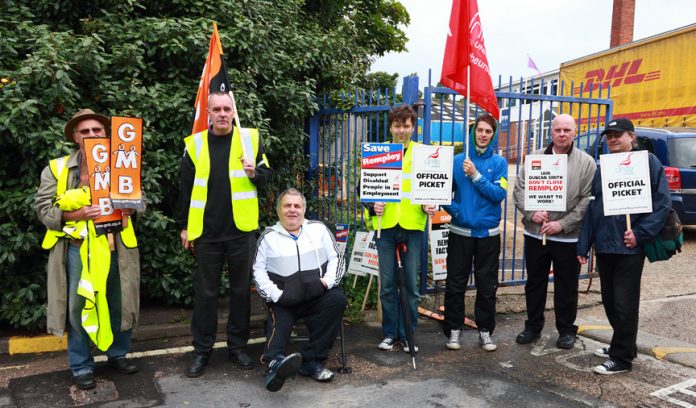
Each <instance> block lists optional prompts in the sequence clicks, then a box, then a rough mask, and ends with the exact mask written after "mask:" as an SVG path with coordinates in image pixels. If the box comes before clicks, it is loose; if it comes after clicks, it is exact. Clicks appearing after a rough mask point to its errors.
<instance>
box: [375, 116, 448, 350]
mask: <svg viewBox="0 0 696 408" xmlns="http://www.w3.org/2000/svg"><path fill="white" fill-rule="evenodd" d="M417 118H418V117H417V115H416V112H415V111H414V110H413V108H411V107H410V106H408V105H400V106H396V107H394V108H392V109H391V111H389V117H388V124H389V132H390V133H391V135H392V143H401V144H403V145H404V155H403V158H404V159H403V160H404V161H403V163H404V164H403V184H402V188H401V202H398V203H386V204H385V203H374V204H372V203H370V204H367V210H366V213H368V214H369V218H367V220H366V223H367V224H368V226H369V227H372V228H374V229H375V230H376V229H377V228H378V226H379V222H378V217H379V216H381V217H382V222H381V229H382V231H381V237H380V238H377V239H376V243H377V253H378V255H379V279H380V284H381V287H380V291H379V298H380V300H381V302H382V335H383V336H384V339H383V340H382V341H381V342H380V343H379V345H378V346H377V347H378V348H379V349H380V350H391V349H392V348H394V346H395V345H399V344H400V345H401V346H402V347H403V349H404V351H406V352H409V347H414V350H415V351H418V347H417V346H416V345H415V344H412V345H409V344H408V341H407V339H406V337H407V336H406V327H405V325H404V322H403V318H402V315H404V314H405V315H406V316H408V317H409V318H410V319H411V326H412V327H413V331H414V332H415V330H416V322H417V321H418V296H419V290H418V269H419V265H420V256H421V246H422V243H423V236H424V235H425V234H424V230H425V225H426V218H427V217H426V215H427V214H429V215H433V214H434V213H435V208H436V207H435V206H434V205H422V206H421V205H419V204H411V165H412V163H413V150H412V149H411V147H412V146H414V145H415V144H416V142H411V135H412V134H413V130H414V128H415V125H416V120H417ZM401 243H403V244H406V247H407V249H408V250H407V251H406V253H405V254H404V255H403V258H402V259H403V267H404V272H405V278H406V282H405V284H406V294H407V298H408V304H409V310H401V303H400V302H399V293H398V292H397V265H396V256H395V255H396V246H397V245H398V244H401Z"/></svg>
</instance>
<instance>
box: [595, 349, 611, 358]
mask: <svg viewBox="0 0 696 408" xmlns="http://www.w3.org/2000/svg"><path fill="white" fill-rule="evenodd" d="M594 355H595V356H597V357H603V358H609V347H602V348H598V349H597V350H595V352H594Z"/></svg>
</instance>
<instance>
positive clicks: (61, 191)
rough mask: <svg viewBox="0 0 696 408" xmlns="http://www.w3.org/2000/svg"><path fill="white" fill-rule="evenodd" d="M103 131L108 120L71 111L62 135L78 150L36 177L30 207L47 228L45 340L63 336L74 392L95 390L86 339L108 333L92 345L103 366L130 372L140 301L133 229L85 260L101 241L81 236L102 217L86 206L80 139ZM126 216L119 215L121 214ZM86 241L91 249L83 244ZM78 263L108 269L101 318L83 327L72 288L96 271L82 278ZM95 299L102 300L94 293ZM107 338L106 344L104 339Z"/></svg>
mask: <svg viewBox="0 0 696 408" xmlns="http://www.w3.org/2000/svg"><path fill="white" fill-rule="evenodd" d="M109 125H110V121H109V118H107V117H106V116H102V115H99V114H97V113H94V112H93V111H92V110H90V109H83V110H81V111H79V112H77V113H76V114H75V115H74V116H73V117H72V119H70V121H68V123H67V124H66V125H65V129H64V134H65V137H66V138H67V140H68V142H72V143H76V144H77V145H78V146H79V149H78V150H76V151H73V152H72V153H71V154H70V155H69V156H64V157H61V158H58V159H54V160H51V162H50V163H49V165H48V166H46V168H44V170H43V172H42V173H41V185H40V187H39V189H38V191H37V193H36V197H35V200H34V205H35V207H36V212H37V214H38V217H39V220H40V221H41V222H42V223H43V224H44V225H45V226H46V228H47V229H48V231H47V232H46V237H45V238H44V241H43V244H42V246H43V248H44V249H50V254H49V257H48V267H47V270H48V279H47V282H48V283H47V285H48V321H47V328H48V332H49V333H52V334H55V335H56V336H62V335H63V333H64V332H66V331H67V333H68V366H69V368H70V371H71V372H72V375H73V380H74V382H75V385H77V387H78V388H80V389H89V388H92V387H94V386H95V385H96V383H95V381H94V359H93V357H92V353H91V351H90V346H89V342H90V338H92V339H93V340H95V339H97V338H99V339H103V338H104V336H101V335H98V334H104V331H107V333H106V334H107V335H108V330H109V329H110V330H111V332H112V335H113V342H110V344H109V342H108V341H106V343H107V344H101V342H98V344H97V346H98V347H99V348H100V349H102V350H103V349H104V348H106V347H108V348H107V349H106V355H107V356H108V357H109V364H110V365H111V366H112V367H113V368H115V369H116V370H117V371H118V372H120V373H123V374H131V373H134V372H136V371H137V367H136V366H135V364H133V363H132V362H131V361H129V360H127V359H126V358H125V357H126V353H128V350H129V349H130V343H131V334H132V329H133V326H134V325H135V324H136V323H137V321H138V311H139V302H140V261H139V254H138V248H137V241H136V239H135V234H134V232H133V226H132V222H128V225H127V226H126V227H124V229H123V231H121V232H115V233H113V242H114V247H113V250H112V251H111V252H110V254H109V249H110V248H109V247H110V245H109V243H108V242H106V245H105V248H103V246H104V245H102V248H101V249H104V250H105V251H106V252H104V251H99V253H100V254H101V255H96V254H94V253H91V251H92V249H93V248H94V246H95V244H96V245H98V244H102V243H103V242H104V241H106V239H105V238H104V236H100V237H96V236H93V235H89V234H88V231H94V227H93V226H91V225H89V224H90V223H91V222H92V220H95V219H96V218H98V217H99V216H100V215H101V209H100V207H99V206H98V205H96V204H94V203H92V204H90V201H91V197H90V194H89V172H88V170H87V162H86V160H85V151H84V143H83V140H84V139H85V138H89V137H106V136H107V131H108V129H109ZM85 186H86V187H85ZM132 212H133V210H128V209H126V210H123V213H124V214H125V215H130V214H132ZM88 236H89V239H91V241H90V242H89V244H91V245H88V241H87V238H88ZM97 241H98V242H97ZM88 248H89V249H88ZM104 254H106V255H105V256H104ZM90 256H91V257H90ZM88 257H89V258H88ZM83 259H90V264H89V265H90V266H92V267H94V266H95V265H96V264H99V263H100V262H101V263H103V264H104V265H103V266H104V268H102V269H101V270H102V271H104V272H105V271H106V270H108V277H107V278H106V300H107V304H108V313H101V314H100V317H104V316H108V317H107V319H106V320H104V319H99V321H98V322H92V323H90V324H89V325H87V324H86V323H85V322H86V321H85V319H86V318H87V317H88V316H87V315H86V314H85V313H84V310H83V309H87V308H85V299H86V298H85V297H83V296H81V295H80V294H78V292H79V290H78V287H79V288H82V289H84V288H85V287H91V285H90V284H91V282H90V281H89V279H87V278H88V277H89V276H90V272H96V271H90V266H88V267H87V268H85V271H83V265H84V264H85V262H83ZM92 269H96V268H92ZM66 271H67V273H66ZM85 272H87V273H85ZM96 290H97V288H94V291H96ZM94 294H96V295H97V296H101V294H97V293H96V292H94ZM92 300H93V299H92ZM102 304H103V303H102ZM92 315H93V316H94V314H92ZM107 322H108V323H109V324H106V323H107ZM99 323H102V325H100V324H99ZM104 325H106V326H107V327H103V326H104ZM109 326H110V327H109ZM95 332H98V333H95ZM95 334H97V335H96V336H95ZM107 337H109V340H110V336H107ZM95 341H96V340H95Z"/></svg>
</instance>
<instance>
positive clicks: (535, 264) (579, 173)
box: [513, 114, 597, 349]
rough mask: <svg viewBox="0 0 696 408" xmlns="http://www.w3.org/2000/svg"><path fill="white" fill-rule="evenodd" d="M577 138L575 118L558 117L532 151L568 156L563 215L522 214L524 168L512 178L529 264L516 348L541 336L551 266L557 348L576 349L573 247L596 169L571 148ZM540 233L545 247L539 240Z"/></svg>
mask: <svg viewBox="0 0 696 408" xmlns="http://www.w3.org/2000/svg"><path fill="white" fill-rule="evenodd" d="M575 135H576V124H575V119H573V117H572V116H570V115H568V114H561V115H558V116H557V117H556V118H555V119H554V120H553V122H552V123H551V144H549V145H548V146H547V147H546V148H543V149H538V150H536V151H534V152H532V153H531V154H565V155H568V177H567V180H566V186H567V187H566V188H567V190H566V211H525V210H524V195H525V194H524V189H525V172H524V167H523V168H522V169H521V170H520V173H519V175H518V176H517V179H516V180H515V189H514V193H513V197H514V201H515V207H517V209H518V210H519V211H520V213H521V214H522V216H523V218H522V223H523V224H524V242H525V250H524V253H525V258H526V265H527V282H526V284H525V286H524V293H525V297H526V302H527V320H526V321H525V324H524V330H523V331H522V332H521V333H520V334H519V335H518V336H517V338H516V341H517V342H518V343H520V344H527V343H531V342H532V341H534V340H536V339H538V338H539V337H540V335H541V330H542V329H543V327H544V308H545V306H546V290H547V287H548V283H549V271H550V269H551V263H552V262H553V275H554V281H553V283H554V297H553V303H554V311H555V315H556V329H557V330H558V334H559V336H558V340H557V341H556V346H557V347H558V348H563V349H570V348H573V346H574V345H575V336H576V334H577V330H578V327H577V326H576V325H575V317H576V314H577V309H578V276H579V274H580V263H579V262H578V260H577V258H576V257H575V246H576V243H577V241H578V235H579V233H580V224H581V222H582V217H583V215H584V214H585V210H586V209H587V205H588V204H589V201H590V195H591V187H592V178H593V177H594V173H595V170H596V169H597V165H596V164H595V161H594V159H593V158H592V157H590V156H589V155H588V154H587V153H585V152H583V151H582V150H580V149H578V148H576V147H574V146H573V140H574V138H575ZM544 234H546V245H544V244H543V242H542V237H543V235H544Z"/></svg>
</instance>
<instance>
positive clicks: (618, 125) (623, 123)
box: [602, 118, 636, 136]
mask: <svg viewBox="0 0 696 408" xmlns="http://www.w3.org/2000/svg"><path fill="white" fill-rule="evenodd" d="M611 131H616V132H635V131H636V129H635V128H634V127H633V122H631V121H630V120H628V119H624V118H620V119H613V120H611V121H610V122H609V123H607V127H606V128H604V131H603V132H602V136H604V135H605V134H606V133H607V132H611Z"/></svg>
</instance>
